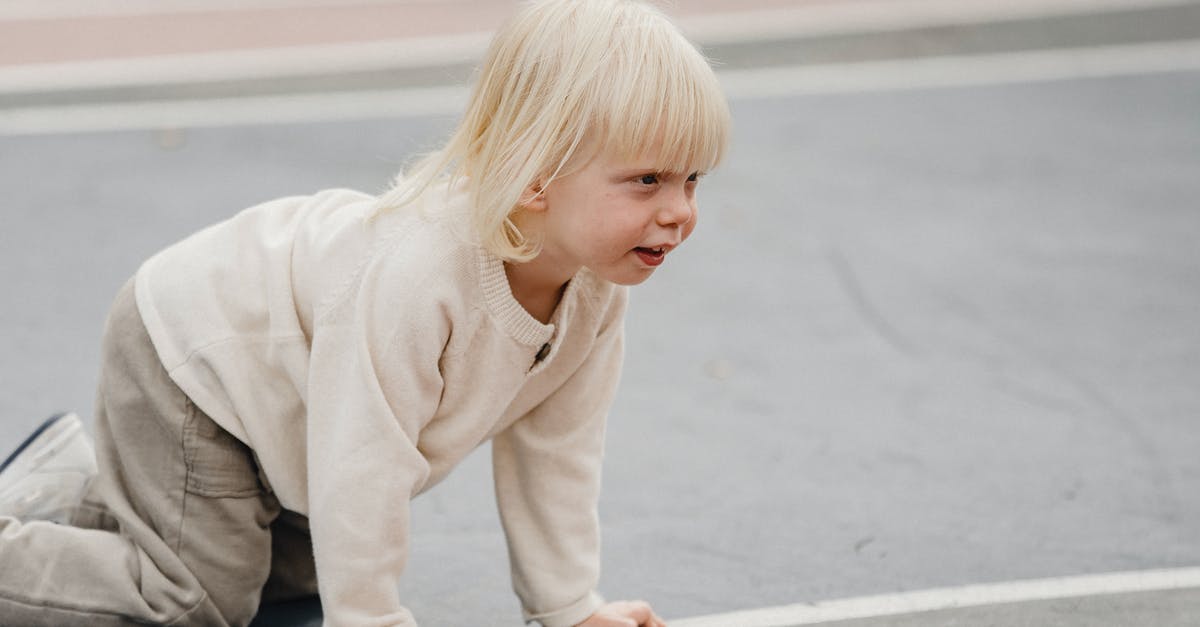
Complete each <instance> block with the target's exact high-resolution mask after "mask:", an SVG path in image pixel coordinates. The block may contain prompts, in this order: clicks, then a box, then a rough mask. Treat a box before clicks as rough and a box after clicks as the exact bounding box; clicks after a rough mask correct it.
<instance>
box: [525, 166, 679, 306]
mask: <svg viewBox="0 0 1200 627" xmlns="http://www.w3.org/2000/svg"><path fill="white" fill-rule="evenodd" d="M654 154H655V153H654V152H653V151H651V152H649V155H650V156H648V157H640V158H636V159H621V158H617V157H615V156H613V155H604V154H600V155H597V156H596V157H595V158H593V159H592V160H591V161H590V162H588V164H587V165H586V166H584V167H583V169H581V170H578V171H576V172H574V173H572V174H570V175H568V176H566V177H563V178H559V179H556V180H554V181H553V182H552V183H551V184H550V185H549V186H548V187H547V188H546V190H545V192H544V194H543V195H542V198H541V207H540V208H541V210H542V211H544V221H543V223H542V226H543V229H542V236H543V248H542V252H541V254H539V258H541V257H543V256H545V258H544V259H542V261H549V262H552V263H554V264H555V265H556V266H559V267H561V268H563V269H565V270H568V271H570V273H572V274H573V272H574V270H577V269H578V268H579V267H580V266H586V267H587V268H589V269H590V270H592V271H593V272H595V273H596V274H598V275H600V276H601V277H603V278H605V279H607V280H609V281H612V282H613V283H618V284H621V285H635V284H637V283H641V282H642V281H645V280H646V279H647V278H649V276H650V275H651V274H652V273H653V272H654V269H655V268H657V267H658V266H659V265H661V264H662V263H663V262H664V261H665V259H666V257H667V255H668V253H670V251H671V250H672V249H674V248H675V247H676V246H679V244H681V243H682V242H683V240H685V239H687V237H688V235H691V233H692V229H694V228H695V227H696V185H697V180H696V179H697V178H698V175H697V173H694V172H662V171H659V170H657V169H656V168H655V166H654V163H655V160H654V158H653V155H654Z"/></svg>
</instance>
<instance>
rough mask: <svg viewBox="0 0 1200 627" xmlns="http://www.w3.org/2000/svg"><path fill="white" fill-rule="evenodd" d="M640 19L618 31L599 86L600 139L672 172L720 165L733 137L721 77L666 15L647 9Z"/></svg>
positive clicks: (595, 123)
mask: <svg viewBox="0 0 1200 627" xmlns="http://www.w3.org/2000/svg"><path fill="white" fill-rule="evenodd" d="M636 18H637V21H636V22H635V23H629V24H625V25H624V26H625V27H624V28H622V29H619V30H618V31H617V34H616V39H617V41H613V42H611V45H612V47H611V48H610V49H611V50H613V51H614V52H613V54H614V57H613V58H612V59H610V63H609V64H607V66H606V68H605V71H603V72H602V73H601V75H600V76H598V77H597V80H596V82H595V83H594V84H593V85H592V88H593V89H594V93H593V94H592V97H591V98H589V100H591V101H592V102H593V103H594V104H595V110H594V111H592V115H591V118H592V121H591V126H592V132H593V133H594V134H595V139H596V140H597V141H596V145H597V146H598V147H599V149H600V150H603V151H605V152H611V153H613V154H617V155H620V156H621V157H624V158H629V159H649V160H652V161H653V163H654V164H655V167H656V168H657V169H660V170H662V171H664V172H679V173H689V172H695V171H708V170H712V169H713V168H715V167H716V166H717V165H718V164H719V163H720V162H721V159H722V158H723V156H724V154H725V150H726V146H727V144H728V137H729V126H730V119H729V118H730V116H729V108H728V105H727V104H726V100H725V96H724V94H723V93H722V91H721V87H720V84H719V83H718V82H717V79H716V76H715V75H714V74H713V72H712V69H711V67H710V66H709V64H708V61H707V60H706V59H705V58H704V56H703V55H702V54H701V53H700V52H699V51H698V50H697V49H696V48H695V47H694V46H693V45H692V44H691V43H690V42H688V41H687V40H686V39H685V38H684V37H683V36H682V35H681V34H680V33H679V32H678V31H677V30H676V29H675V28H674V26H673V25H672V24H670V22H669V21H668V20H667V18H666V17H665V16H663V15H662V14H660V13H658V12H657V11H653V12H651V11H644V10H643V11H639V12H638V13H637V14H636Z"/></svg>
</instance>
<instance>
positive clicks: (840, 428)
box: [0, 72, 1200, 627]
mask: <svg viewBox="0 0 1200 627" xmlns="http://www.w3.org/2000/svg"><path fill="white" fill-rule="evenodd" d="M1197 112H1200V73H1195V72H1181V73H1174V74H1159V75H1148V76H1132V77H1122V78H1111V79H1094V80H1071V81H1059V82H1052V83H1044V84H1023V85H1005V86H992V87H971V88H957V89H937V90H917V91H904V92H881V93H864V94H846V95H826V96H806V97H795V98H777V99H770V100H759V101H743V102H737V103H735V105H734V115H735V124H736V142H735V145H734V149H733V152H732V154H731V156H730V158H729V161H728V162H727V164H726V165H725V166H724V167H723V168H722V169H721V170H720V171H718V172H717V173H715V174H713V175H712V176H711V177H710V178H708V179H706V180H705V182H704V183H703V184H702V191H701V194H702V195H701V202H702V209H701V226H700V228H699V229H698V230H697V231H696V233H695V235H694V236H693V239H692V240H690V241H689V242H688V244H687V245H686V246H684V247H683V248H681V249H680V250H679V251H677V253H675V254H673V255H672V259H671V260H670V261H669V262H668V263H667V264H666V265H665V266H664V267H663V268H662V269H660V270H659V272H658V274H657V276H655V277H654V278H653V279H652V280H651V281H650V282H649V283H647V284H646V285H644V286H642V287H639V288H637V289H636V290H635V292H634V302H633V306H632V310H631V313H630V317H629V320H628V325H627V327H628V342H627V367H626V370H625V375H624V383H623V387H622V390H621V392H620V394H619V397H618V399H617V403H616V406H615V407H614V410H613V414H612V418H611V426H610V430H609V433H610V436H609V442H610V444H609V456H608V465H607V468H606V475H605V495H604V500H603V502H602V516H603V520H604V524H605V562H604V575H603V580H602V588H603V590H604V591H605V593H606V594H607V595H608V596H610V597H612V598H622V597H644V598H647V599H649V600H651V601H653V602H654V604H655V607H656V608H657V609H658V610H659V612H660V613H661V614H663V615H665V616H669V617H680V616H691V615H698V614H709V613H717V612H725V611H730V610H735V609H740V608H749V607H759V606H767V605H783V604H789V603H796V602H802V601H806V600H813V601H815V600H820V599H829V598H838V597H847V596H855V595H864V594H874V593H879V592H884V591H901V590H913V589H921V588H927V587H935V586H953V585H961V584H964V583H976V582H991V581H1004V580H1012V579H1024V578H1033V577H1050V576H1059V575H1072V574H1081V573H1091V572H1108V571H1118V570H1138V569H1147V568H1169V567H1183V566H1194V565H1196V564H1200V490H1198V489H1197V486H1198V485H1200V456H1197V455H1196V451H1197V450H1200V424H1198V422H1197V421H1198V420H1200V385H1197V383H1198V382H1200V324H1198V323H1197V320H1200V246H1198V245H1197V242H1198V241H1200V206H1198V201H1197V199H1198V198H1200V115H1197ZM451 122H452V120H451V119H450V118H449V117H445V118H429V119H411V120H394V121H362V122H348V123H329V124H310V125H295V126H263V127H247V128H237V129H193V130H186V131H182V132H171V133H161V132H160V133H156V132H122V133H96V134H81V135H69V136H65V135H60V136H44V137H0V186H2V187H3V189H5V190H6V196H7V199H6V201H5V206H4V210H3V211H4V213H3V215H4V217H5V228H4V229H2V230H0V282H2V284H3V286H4V293H5V297H4V298H5V300H4V304H5V306H4V307H3V308H0V347H3V351H2V353H0V381H2V382H3V383H2V385H0V448H3V449H8V448H10V447H11V446H13V445H15V444H16V443H17V442H19V441H20V439H21V438H22V437H23V436H24V435H25V434H26V433H27V431H28V429H30V428H32V427H33V426H34V425H35V424H37V423H38V422H39V421H40V420H41V419H42V418H44V417H45V416H46V415H48V414H49V413H52V412H54V411H57V410H61V409H64V408H73V409H78V410H81V411H82V413H84V414H90V405H91V397H92V392H93V388H94V385H95V380H96V373H95V368H96V364H97V363H98V356H97V352H98V350H97V345H98V340H99V332H100V328H101V324H102V322H103V317H104V313H105V311H106V309H107V306H108V303H109V302H110V299H111V297H112V295H113V294H114V293H115V291H116V289H117V288H118V287H119V286H120V284H121V283H122V282H123V281H124V280H125V279H126V278H127V277H128V276H129V275H130V274H131V273H132V272H133V271H134V270H135V269H136V268H137V265H138V264H139V263H140V261H141V260H142V259H144V258H145V257H146V256H148V255H150V254H152V253H153V252H154V251H155V250H157V249H158V248H160V247H162V246H165V245H167V244H169V243H171V242H172V241H175V240H176V239H178V238H180V237H183V236H184V235H186V234H188V233H190V232H192V231H194V230H196V229H197V228H200V227H202V226H204V225H207V224H209V223H211V222H213V221H216V220H220V219H222V218H224V217H226V216H228V215H231V214H232V213H233V212H236V211H238V210H240V209H241V208H244V207H246V206H249V205H250V204H253V203H256V202H259V201H261V200H265V199H269V198H272V197H275V196H279V195H284V194H294V193H306V192H310V191H315V190H317V189H320V188H323V187H329V186H345V187H355V188H359V189H365V190H381V189H383V188H384V187H385V186H386V184H387V180H388V178H389V177H390V176H391V175H392V174H393V172H394V171H395V169H396V168H397V167H398V165H399V164H400V163H401V162H402V160H403V159H404V158H405V157H406V156H407V155H409V154H411V153H412V152H413V151H414V150H417V149H420V148H422V147H428V146H430V145H432V144H433V143H435V142H436V141H437V140H438V139H439V138H440V137H441V134H442V133H443V132H445V131H446V130H447V129H448V127H449V125H450V124H451ZM413 537H414V541H413V547H414V553H413V557H412V560H411V562H410V566H409V570H408V573H407V575H406V577H407V580H406V582H405V584H404V589H403V593H404V597H405V599H406V602H407V603H408V604H409V606H410V607H411V608H412V610H413V611H414V613H415V614H416V615H417V616H418V618H420V619H422V620H423V624H428V625H434V626H437V625H517V624H519V622H520V621H519V613H518V610H517V606H516V602H515V600H514V598H513V596H512V594H511V592H510V591H509V586H508V570H507V564H506V558H505V553H504V545H503V539H502V536H501V534H500V531H499V525H498V522H497V520H496V516H495V514H494V505H493V503H492V494H491V483H490V478H489V470H488V459H487V450H486V448H485V449H483V450H481V451H479V452H478V453H477V454H476V455H474V456H472V457H471V458H470V459H469V460H468V461H467V463H465V464H464V465H463V466H462V467H460V468H459V469H458V470H457V471H456V472H455V473H454V474H453V475H451V477H450V478H449V479H448V480H447V481H446V482H445V483H444V484H443V485H442V486H440V487H439V488H437V489H435V490H434V491H433V492H431V493H429V494H427V495H425V496H423V497H421V498H419V499H418V500H417V502H416V512H415V520H414V523H413ZM1111 601H1115V600H1114V599H1109V600H1100V601H1096V602H1095V603H1100V604H1101V605H1099V606H1097V605H1095V604H1094V603H1093V604H1092V605H1088V602H1086V601H1080V602H1079V603H1080V604H1079V605H1078V606H1072V607H1080V608H1085V609H1086V608H1088V607H1091V608H1093V609H1094V608H1097V607H1099V608H1100V609H1095V611H1094V612H1093V613H1092V614H1087V613H1084V614H1078V613H1077V614H1075V617H1076V618H1081V619H1083V622H1082V623H1081V624H1102V623H1099V622H1089V621H1088V620H1086V617H1087V616H1100V615H1101V614H1103V613H1104V611H1105V610H1104V609H1103V607H1104V606H1103V604H1104V603H1108V602H1111ZM1133 601H1136V600H1133ZM1136 602H1141V601H1136ZM1064 603H1066V602H1053V603H1052V604H1051V610H1052V611H1050V613H1049V614H1046V613H1045V612H1043V613H1042V614H1038V615H1037V616H1043V617H1044V616H1046V615H1057V614H1059V613H1062V614H1065V615H1068V617H1069V616H1070V614H1071V612H1069V611H1068V612H1058V610H1057V609H1055V608H1062V607H1066V606H1065V605H1063V604H1064ZM1142 603H1143V605H1145V606H1146V607H1148V608H1150V609H1152V610H1154V611H1170V610H1163V609H1162V608H1179V609H1178V612H1176V613H1175V616H1176V617H1178V616H1179V612H1182V613H1185V614H1183V615H1184V616H1187V615H1193V614H1194V612H1195V607H1196V605H1195V603H1196V601H1195V596H1194V595H1189V594H1188V593H1178V594H1173V595H1170V601H1169V602H1167V601H1163V602H1161V603H1160V602H1159V601H1152V602H1148V603H1146V602H1142ZM1135 605H1136V603H1135ZM1154 608H1158V609H1154ZM1043 609H1044V608H1043ZM987 611H988V610H987V609H979V610H972V612H978V613H975V614H968V615H966V617H965V618H963V617H962V616H959V617H957V618H955V617H949V618H946V619H945V620H946V621H951V622H941V623H936V622H926V621H924V620H920V617H913V618H911V619H906V620H909V622H887V623H886V624H888V625H916V624H921V625H929V624H945V625H952V624H963V625H966V624H971V625H977V624H1032V623H1037V624H1064V625H1065V624H1076V623H1071V622H1062V623H1054V622H1045V621H1042V622H1038V621H1034V620H1030V621H1029V623H1026V622H1022V621H1020V620H1015V621H1014V620H1013V619H1012V617H1011V616H1009V619H1010V622H1004V620H1002V619H998V618H995V617H994V616H993V617H991V618H989V617H988V615H987V614H986V612H987ZM1031 611H1037V608H1033V609H1032V610H1031ZM1088 611H1091V610H1088ZM1149 616H1157V615H1156V614H1150V615H1149ZM954 620H958V621H959V622H952V621H954ZM1064 620H1066V619H1064ZM1096 620H1097V621H1098V620H1100V619H1096ZM1163 620H1166V619H1163ZM912 621H916V622H912ZM989 621H991V622H989ZM843 624H846V625H860V624H861V625H863V626H864V627H865V625H868V624H870V625H872V626H873V627H874V626H875V625H882V624H885V623H883V622H861V623H860V622H850V623H843ZM1118 624H1119V623H1118ZM1138 624H1170V623H1158V622H1155V621H1154V620H1153V619H1151V621H1150V622H1140V623H1138Z"/></svg>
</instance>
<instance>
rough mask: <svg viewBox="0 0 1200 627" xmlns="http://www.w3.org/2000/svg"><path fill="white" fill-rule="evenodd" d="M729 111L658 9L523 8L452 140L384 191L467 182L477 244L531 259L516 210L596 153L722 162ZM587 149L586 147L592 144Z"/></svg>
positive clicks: (391, 199) (553, 0)
mask: <svg viewBox="0 0 1200 627" xmlns="http://www.w3.org/2000/svg"><path fill="white" fill-rule="evenodd" d="M728 134H729V110H728V106H727V104H726V102H725V98H724V96H723V94H722V93H721V89H720V86H719V85H718V83H717V79H716V77H715V76H714V74H713V71H712V68H711V67H710V66H709V64H708V62H707V61H706V60H705V58H704V57H703V56H702V55H701V54H700V52H699V51H698V50H697V49H696V48H695V47H694V46H693V45H692V44H691V43H690V42H689V41H687V39H686V38H684V36H683V35H682V34H681V33H680V32H679V31H678V29H677V28H676V27H675V26H674V25H673V24H672V23H671V22H670V21H669V20H668V19H667V18H666V16H664V15H663V14H662V13H661V12H659V11H658V10H657V9H654V8H652V7H649V6H647V5H645V4H642V3H639V2H635V1H631V0H541V1H535V2H530V3H527V4H526V5H525V6H524V7H523V9H522V10H521V11H520V12H518V13H517V15H516V16H514V17H513V19H511V20H510V21H509V22H508V23H507V24H506V25H505V26H504V27H503V28H501V29H500V30H499V31H498V32H497V34H496V36H495V38H494V39H493V40H492V43H491V46H490V48H489V49H488V52H487V55H486V57H485V60H484V63H483V66H482V68H481V70H480V73H479V75H478V78H477V82H476V84H475V86H474V88H473V90H472V93H471V96H470V100H469V101H468V105H467V110H466V113H465V115H464V117H463V119H462V121H461V123H460V124H459V126H458V127H457V129H456V130H455V131H454V133H453V134H452V135H451V136H450V139H449V140H448V141H447V142H446V144H445V145H444V146H443V147H442V148H441V149H440V150H438V151H436V152H434V153H431V154H429V155H427V156H425V157H424V158H423V159H421V160H420V161H418V162H417V163H416V164H415V166H414V167H413V168H412V169H411V170H410V171H409V172H408V173H406V174H402V175H401V176H399V177H397V180H396V183H395V185H394V186H393V188H392V189H391V190H390V191H388V192H387V193H385V194H384V195H382V196H381V197H380V203H379V210H380V211H386V210H389V209H395V208H398V207H402V206H404V205H407V204H409V203H412V202H413V201H415V200H416V199H417V198H419V197H420V196H421V194H422V193H424V191H425V190H426V189H428V188H430V187H431V186H432V185H434V184H435V183H439V184H440V183H444V184H445V185H446V186H447V187H454V186H456V185H459V184H461V185H462V186H463V187H464V191H465V193H466V194H467V201H468V204H469V207H470V219H471V223H472V227H473V229H474V232H475V235H476V236H477V237H478V238H479V242H480V243H481V244H482V245H483V246H484V247H485V248H487V249H488V250H489V251H491V252H492V253H493V254H495V255H497V256H498V257H500V258H502V259H505V260H508V261H518V262H519V261H527V260H529V259H532V258H533V257H535V256H536V255H537V253H538V250H539V243H538V242H536V241H532V240H531V238H528V237H526V235H525V234H523V233H522V232H521V230H520V229H519V228H518V225H517V221H516V220H514V215H515V213H516V212H517V211H519V208H520V205H521V203H522V202H525V201H528V200H529V199H530V193H531V191H532V193H533V194H534V195H536V194H538V193H541V190H543V189H545V187H546V186H549V185H551V184H552V183H553V181H554V180H555V178H558V177H561V176H566V175H568V174H570V173H571V172H572V171H573V170H574V169H577V168H578V167H581V166H582V165H583V164H585V163H586V162H587V160H588V159H590V158H592V157H593V156H595V155H596V154H601V153H603V154H616V155H618V156H620V157H622V158H626V157H628V158H634V157H638V156H641V155H642V154H643V153H644V152H645V151H646V150H647V149H649V148H655V149H656V150H657V154H656V155H654V158H655V159H656V161H657V162H658V163H659V165H660V169H661V170H662V171H664V172H682V173H690V172H693V171H706V170H709V169H712V168H713V167H715V166H716V165H717V164H718V163H719V162H720V160H721V157H722V155H723V153H724V151H725V146H726V143H727V138H728ZM585 146H586V148H585Z"/></svg>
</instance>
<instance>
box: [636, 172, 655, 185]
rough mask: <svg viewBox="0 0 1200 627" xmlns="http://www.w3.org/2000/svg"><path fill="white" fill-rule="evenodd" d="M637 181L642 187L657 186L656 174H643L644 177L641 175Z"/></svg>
mask: <svg viewBox="0 0 1200 627" xmlns="http://www.w3.org/2000/svg"><path fill="white" fill-rule="evenodd" d="M638 181H639V182H640V183H641V184H642V185H657V184H658V175H657V174H644V175H642V178H640V179H638Z"/></svg>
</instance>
